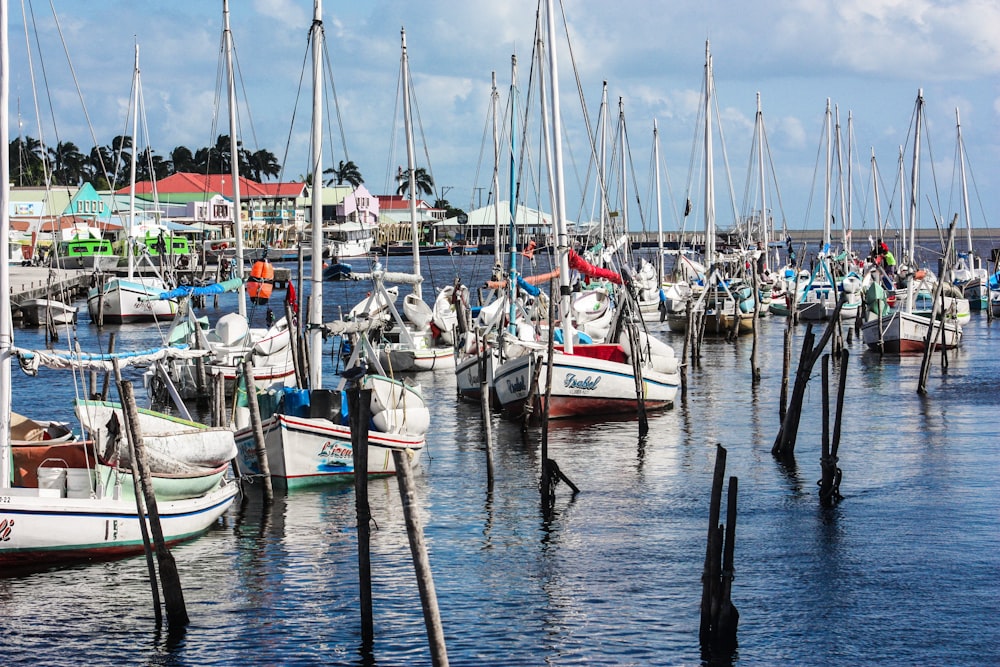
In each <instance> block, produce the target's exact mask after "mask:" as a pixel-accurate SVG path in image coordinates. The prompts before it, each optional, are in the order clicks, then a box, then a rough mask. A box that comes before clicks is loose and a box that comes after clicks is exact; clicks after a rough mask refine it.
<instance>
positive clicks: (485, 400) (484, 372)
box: [476, 330, 493, 489]
mask: <svg viewBox="0 0 1000 667" xmlns="http://www.w3.org/2000/svg"><path fill="white" fill-rule="evenodd" d="M476 340H477V341H483V331H482V330H479V331H478V332H477V333H476ZM491 354H492V352H490V347H489V345H483V346H482V349H481V350H480V352H479V361H478V362H477V363H478V365H479V411H480V414H482V419H483V437H484V438H485V439H486V487H487V488H488V489H493V413H492V412H491V411H490V382H489V377H488V373H489V372H490V368H491V366H492V362H491V361H490V358H489V357H490V355H491Z"/></svg>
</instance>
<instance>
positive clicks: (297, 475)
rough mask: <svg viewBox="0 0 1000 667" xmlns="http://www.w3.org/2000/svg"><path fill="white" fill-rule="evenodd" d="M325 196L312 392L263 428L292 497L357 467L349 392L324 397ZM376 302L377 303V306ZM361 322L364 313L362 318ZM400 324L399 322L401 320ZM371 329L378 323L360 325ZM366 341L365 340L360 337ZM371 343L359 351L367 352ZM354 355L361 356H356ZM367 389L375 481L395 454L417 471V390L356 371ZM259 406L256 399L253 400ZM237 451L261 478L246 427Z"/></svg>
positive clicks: (316, 132) (315, 205)
mask: <svg viewBox="0 0 1000 667" xmlns="http://www.w3.org/2000/svg"><path fill="white" fill-rule="evenodd" d="M321 5H322V3H321V0H314V4H313V22H312V26H311V28H310V41H311V44H312V66H313V124H312V135H311V136H312V141H311V148H312V151H311V169H310V171H311V173H313V174H321V173H323V170H322V136H321V133H322V123H321V119H322V117H323V114H322V104H323V91H322V88H321V85H320V84H321V81H322V62H323V20H322V7H321ZM322 215H323V196H322V188H319V187H317V188H313V194H312V225H313V228H312V231H313V234H312V238H313V248H312V257H311V262H312V266H311V269H312V275H311V278H310V281H311V282H310V285H311V290H312V292H311V298H310V301H309V303H310V310H309V330H310V336H311V340H310V341H309V354H310V363H309V388H299V389H289V390H287V391H285V392H284V396H283V400H282V404H281V406H279V409H278V412H276V413H275V414H273V415H270V416H268V417H267V418H266V419H265V420H264V421H263V424H262V429H263V432H264V446H265V450H266V456H267V463H268V468H269V472H270V474H271V478H272V480H273V481H275V482H277V483H278V484H280V485H281V486H284V487H285V488H287V489H293V488H299V487H305V486H313V485H318V484H329V483H331V482H336V481H339V480H345V479H353V477H354V474H355V470H354V459H353V449H352V442H351V429H350V425H349V415H348V412H347V406H346V403H347V397H346V394H345V393H344V392H343V391H333V390H328V389H322V388H321V387H322V381H323V358H322V354H323V322H322V316H323V264H322V262H323V259H322V243H323V237H322V230H321V227H322V222H323V218H322ZM393 300H394V298H393V297H390V296H389V295H388V294H385V295H383V297H382V298H376V299H373V300H372V301H371V303H370V304H369V307H365V306H360V308H361V309H364V310H365V312H368V311H369V310H372V311H374V310H376V309H381V308H383V307H387V308H390V309H392V311H393V312H395V307H394V306H393V305H392V301H393ZM376 302H377V303H376ZM358 314H359V315H360V312H359V313H358ZM397 316H398V314H397ZM360 319H362V320H364V322H365V323H366V324H371V323H372V322H378V321H379V319H378V318H375V319H371V320H370V319H368V318H360ZM364 335H366V334H365V333H362V334H361V336H364ZM364 343H365V341H364V340H362V341H361V344H362V347H364ZM358 352H359V351H357V350H356V352H355V355H356V356H357V355H358ZM355 369H356V371H357V372H358V379H357V381H358V383H359V385H360V387H361V388H362V389H372V390H373V392H372V401H371V405H370V406H369V407H370V409H371V413H372V415H373V417H372V419H373V423H374V426H375V428H369V432H368V452H367V453H368V470H367V471H366V472H367V473H368V474H369V475H389V474H393V473H394V472H395V464H394V460H393V456H392V453H393V451H404V452H407V453H408V454H409V456H410V457H411V460H412V462H413V463H414V464H415V463H416V459H417V458H418V457H419V455H420V452H421V451H422V450H423V447H424V444H425V439H424V433H425V432H426V431H427V428H428V427H429V422H430V418H429V413H428V412H427V408H426V406H425V405H424V402H423V398H422V397H421V395H420V390H419V387H416V386H406V385H404V384H403V383H400V382H397V381H396V380H393V379H391V378H388V377H385V376H379V375H368V374H366V373H365V372H364V369H363V368H362V367H355ZM251 400H253V399H251ZM235 437H236V444H237V447H238V448H239V456H238V457H237V463H238V465H239V468H240V470H241V472H242V473H243V474H251V475H257V474H261V471H262V468H263V467H262V466H261V462H260V460H259V459H258V455H257V448H256V442H255V440H254V429H253V428H252V427H251V426H249V425H246V426H243V427H242V428H240V429H239V430H238V431H237V432H236V436H235Z"/></svg>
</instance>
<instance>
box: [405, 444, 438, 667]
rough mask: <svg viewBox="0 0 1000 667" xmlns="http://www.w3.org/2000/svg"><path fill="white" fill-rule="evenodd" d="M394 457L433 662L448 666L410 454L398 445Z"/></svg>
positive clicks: (435, 664) (436, 666) (436, 664)
mask: <svg viewBox="0 0 1000 667" xmlns="http://www.w3.org/2000/svg"><path fill="white" fill-rule="evenodd" d="M392 459H393V462H394V463H395V465H396V479H397V480H398V482H399V497H400V500H401V501H402V503H403V515H404V517H405V519H406V535H407V537H408V538H409V540H410V553H411V554H412V555H413V567H414V570H415V571H416V575H417V588H418V589H419V590H420V604H421V607H422V608H423V612H424V625H425V626H426V627H427V641H428V643H429V645H430V650H431V663H432V664H433V665H434V666H435V667H446V666H447V665H448V651H447V648H446V646H445V643H444V628H443V627H442V624H441V613H440V611H439V610H438V603H437V593H436V592H435V590H434V577H433V574H432V573H431V566H430V559H429V558H428V556H427V545H426V544H425V542H424V531H423V527H422V526H421V524H420V516H419V514H418V508H417V493H416V486H415V485H414V483H413V474H412V472H411V470H410V457H409V454H407V453H406V452H404V451H402V450H398V449H395V450H393V452H392Z"/></svg>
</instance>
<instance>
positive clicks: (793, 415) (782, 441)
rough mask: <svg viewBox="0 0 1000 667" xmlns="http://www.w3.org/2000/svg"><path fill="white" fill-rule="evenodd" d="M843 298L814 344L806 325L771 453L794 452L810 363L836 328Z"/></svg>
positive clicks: (789, 454)
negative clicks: (793, 379) (787, 397)
mask: <svg viewBox="0 0 1000 667" xmlns="http://www.w3.org/2000/svg"><path fill="white" fill-rule="evenodd" d="M845 298H846V297H845V295H841V296H840V298H839V299H838V300H837V307H836V308H835V309H834V311H833V315H832V316H831V319H830V322H829V324H827V327H826V330H825V331H824V332H823V335H822V336H821V337H820V340H819V342H818V343H817V344H816V346H815V347H813V346H812V341H813V339H814V338H815V334H813V331H812V325H809V326H808V328H807V329H806V335H805V339H804V340H803V341H802V353H801V355H800V357H799V366H798V368H797V369H796V370H795V386H794V387H793V388H792V400H791V401H790V403H789V406H788V411H787V412H786V413H785V416H784V417H783V418H782V420H781V428H780V429H779V430H778V436H777V437H776V438H775V440H774V446H773V447H772V448H771V454H773V455H774V456H783V457H791V456H792V455H794V453H795V439H796V437H797V435H798V430H799V419H800V417H801V416H802V401H803V399H804V398H805V393H806V386H807V385H808V384H809V376H810V374H811V373H812V368H813V366H815V365H816V362H817V361H818V360H819V357H820V355H821V354H822V353H823V350H824V349H825V348H826V345H827V343H828V342H829V341H830V337H831V336H832V335H833V332H834V330H835V329H837V328H839V323H840V310H841V307H842V306H843V305H844V300H845Z"/></svg>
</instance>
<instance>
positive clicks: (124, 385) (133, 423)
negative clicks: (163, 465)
mask: <svg viewBox="0 0 1000 667" xmlns="http://www.w3.org/2000/svg"><path fill="white" fill-rule="evenodd" d="M118 391H120V392H121V396H122V408H123V412H127V415H128V416H127V417H126V420H125V421H126V425H127V426H128V430H129V432H130V433H131V434H132V438H131V443H132V448H133V450H134V451H133V454H134V456H133V458H132V466H133V468H134V469H135V470H137V471H138V472H139V477H140V482H141V485H142V495H143V497H144V498H145V501H146V511H147V512H148V514H149V524H150V532H151V533H152V535H153V544H154V545H155V548H156V559H157V561H158V563H159V566H160V584H161V585H162V586H163V599H164V601H165V602H166V606H167V623H169V624H170V625H178V626H183V625H187V624H188V615H187V608H186V607H185V605H184V591H183V590H182V589H181V580H180V575H178V573H177V563H176V562H175V561H174V557H173V554H171V553H170V550H169V549H168V548H167V543H166V540H165V538H164V536H163V527H162V526H161V525H160V513H159V510H158V509H157V506H156V494H155V493H154V492H153V481H152V478H151V477H150V473H149V467H148V466H147V465H146V447H145V444H144V443H143V440H142V432H141V431H140V430H139V412H138V410H137V408H136V405H135V394H133V393H132V383H131V382H127V381H122V382H119V383H118ZM139 520H140V521H142V520H143V519H142V517H139Z"/></svg>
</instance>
